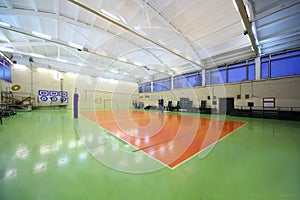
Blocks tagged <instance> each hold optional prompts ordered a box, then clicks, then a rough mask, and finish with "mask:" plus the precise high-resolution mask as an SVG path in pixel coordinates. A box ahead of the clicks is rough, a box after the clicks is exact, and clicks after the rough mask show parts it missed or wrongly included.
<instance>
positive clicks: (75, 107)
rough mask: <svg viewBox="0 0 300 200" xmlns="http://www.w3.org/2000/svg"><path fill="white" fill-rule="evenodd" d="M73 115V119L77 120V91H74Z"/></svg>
mask: <svg viewBox="0 0 300 200" xmlns="http://www.w3.org/2000/svg"><path fill="white" fill-rule="evenodd" d="M73 113H74V119H77V118H78V94H77V89H75V93H74V97H73Z"/></svg>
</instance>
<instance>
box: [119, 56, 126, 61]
mask: <svg viewBox="0 0 300 200" xmlns="http://www.w3.org/2000/svg"><path fill="white" fill-rule="evenodd" d="M118 60H119V61H122V62H127V59H126V58H124V57H121V58H118Z"/></svg>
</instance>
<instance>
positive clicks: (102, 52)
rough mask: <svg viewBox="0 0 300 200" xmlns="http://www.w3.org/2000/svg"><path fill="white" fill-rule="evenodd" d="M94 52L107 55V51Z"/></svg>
mask: <svg viewBox="0 0 300 200" xmlns="http://www.w3.org/2000/svg"><path fill="white" fill-rule="evenodd" d="M96 53H97V54H99V55H102V56H107V53H106V52H104V51H96Z"/></svg>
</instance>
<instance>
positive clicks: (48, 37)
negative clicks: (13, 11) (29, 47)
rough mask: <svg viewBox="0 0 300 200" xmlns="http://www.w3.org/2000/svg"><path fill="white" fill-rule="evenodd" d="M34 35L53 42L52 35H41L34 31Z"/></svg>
mask: <svg viewBox="0 0 300 200" xmlns="http://www.w3.org/2000/svg"><path fill="white" fill-rule="evenodd" d="M31 33H32V34H33V35H35V36H38V37H40V38H44V39H47V40H51V39H52V37H51V36H50V35H46V34H43V33H39V32H36V31H32V32H31Z"/></svg>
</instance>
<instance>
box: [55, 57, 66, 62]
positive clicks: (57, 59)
mask: <svg viewBox="0 0 300 200" xmlns="http://www.w3.org/2000/svg"><path fill="white" fill-rule="evenodd" d="M56 61H58V62H63V63H67V62H68V61H67V60H65V59H61V58H56Z"/></svg>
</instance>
